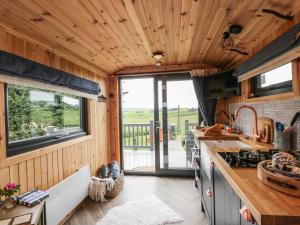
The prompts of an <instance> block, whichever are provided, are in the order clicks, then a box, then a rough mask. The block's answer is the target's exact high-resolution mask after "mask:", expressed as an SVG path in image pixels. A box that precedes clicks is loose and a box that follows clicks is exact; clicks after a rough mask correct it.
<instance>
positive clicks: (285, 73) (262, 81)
mask: <svg viewBox="0 0 300 225" xmlns="http://www.w3.org/2000/svg"><path fill="white" fill-rule="evenodd" d="M251 85H252V93H253V96H252V97H258V96H266V95H273V94H279V93H285V92H291V91H292V63H287V64H285V65H283V66H280V67H278V68H276V69H273V70H271V71H269V72H266V73H264V74H260V75H258V76H256V77H254V78H252V79H251Z"/></svg>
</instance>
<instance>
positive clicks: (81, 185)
mask: <svg viewBox="0 0 300 225" xmlns="http://www.w3.org/2000/svg"><path fill="white" fill-rule="evenodd" d="M89 181H90V167H89V166H84V167H82V168H81V169H79V170H78V171H77V172H75V173H74V174H72V175H71V176H69V177H68V178H67V179H65V180H63V181H61V182H60V183H58V184H56V185H55V186H53V187H51V188H50V189H49V195H50V197H49V198H48V199H47V200H46V219H47V225H57V224H58V223H59V222H61V221H62V220H63V219H64V218H65V217H66V216H67V215H68V214H69V213H70V212H71V211H72V210H73V209H74V208H75V207H76V206H77V205H78V204H79V203H80V202H81V201H83V200H84V199H85V198H86V197H87V196H88V186H89Z"/></svg>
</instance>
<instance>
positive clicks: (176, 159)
mask: <svg viewBox="0 0 300 225" xmlns="http://www.w3.org/2000/svg"><path fill="white" fill-rule="evenodd" d="M162 149H163V146H162V143H161V146H160V150H161V151H160V165H161V166H162V165H163V151H162ZM154 167H155V152H154V150H153V151H152V150H149V149H143V150H126V149H125V150H124V169H125V170H144V168H147V170H148V171H149V168H150V170H151V168H153V169H152V170H153V171H154ZM169 167H171V168H190V163H189V162H187V160H186V151H185V150H184V148H183V147H182V146H181V142H180V141H178V140H171V141H169Z"/></svg>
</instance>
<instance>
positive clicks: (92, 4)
mask: <svg viewBox="0 0 300 225" xmlns="http://www.w3.org/2000/svg"><path fill="white" fill-rule="evenodd" d="M96 3H97V2H96V1H82V5H83V7H85V8H86V9H87V10H88V11H89V12H90V14H91V15H92V16H93V17H94V21H97V22H96V23H95V22H94V26H95V27H96V28H97V30H100V32H104V33H105V34H106V36H107V38H108V42H114V46H113V47H112V48H113V49H115V50H117V51H119V52H120V54H121V56H120V57H119V58H120V59H117V60H122V59H123V60H125V61H124V62H126V64H127V65H128V64H131V63H132V60H131V57H132V55H133V54H134V52H133V50H132V48H131V47H130V44H129V42H128V41H127V40H126V39H125V38H124V37H123V35H122V33H123V32H120V31H119V32H116V31H115V30H113V29H112V28H111V25H110V23H111V21H112V20H111V21H109V19H110V16H109V14H108V12H107V10H105V8H104V7H103V6H102V5H100V2H99V1H98V4H96ZM109 3H110V4H111V2H109Z"/></svg>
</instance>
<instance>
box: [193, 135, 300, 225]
mask: <svg viewBox="0 0 300 225" xmlns="http://www.w3.org/2000/svg"><path fill="white" fill-rule="evenodd" d="M202 133H203V132H200V131H196V130H195V131H194V134H195V138H197V139H198V140H216V139H202V135H203V134H202ZM223 135H224V136H227V134H223ZM228 136H231V137H235V138H236V139H235V140H240V141H243V142H245V143H246V144H248V145H250V146H251V147H252V148H260V149H268V148H270V147H273V145H269V144H264V143H259V142H254V141H252V140H251V139H245V137H244V136H243V135H236V134H234V135H232V134H230V135H228ZM219 138H220V137H219ZM217 140H218V139H217ZM219 140H220V139H219ZM223 140H224V139H223ZM225 140H232V139H225ZM225 151H238V149H234V148H220V147H218V148H211V149H208V154H209V156H210V158H211V159H212V161H213V162H214V164H215V166H216V167H218V169H219V170H220V171H221V173H222V174H223V176H224V177H225V179H226V180H227V182H228V183H229V184H230V185H231V187H232V188H233V190H234V191H235V192H236V194H237V195H238V196H239V197H240V198H241V199H242V201H243V202H244V204H245V205H246V206H247V207H248V208H249V210H250V212H251V213H252V215H253V216H254V217H255V219H256V221H257V222H258V224H262V225H281V224H282V225H283V224H284V225H300V198H297V197H292V196H289V195H286V194H283V193H280V192H278V191H276V190H274V189H271V188H269V187H268V186H266V185H264V184H263V183H262V182H260V181H259V180H258V178H257V169H255V168H230V167H229V166H228V165H227V164H226V163H225V161H224V160H223V159H222V158H221V157H220V156H219V155H218V154H217V152H225Z"/></svg>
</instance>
